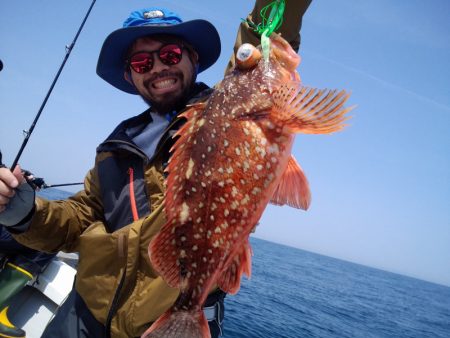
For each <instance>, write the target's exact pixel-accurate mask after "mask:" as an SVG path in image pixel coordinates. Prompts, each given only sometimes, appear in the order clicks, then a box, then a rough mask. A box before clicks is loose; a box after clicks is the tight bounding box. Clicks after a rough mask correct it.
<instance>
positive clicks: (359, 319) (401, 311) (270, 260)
mask: <svg viewBox="0 0 450 338" xmlns="http://www.w3.org/2000/svg"><path fill="white" fill-rule="evenodd" d="M251 243H252V247H253V251H254V256H253V275H252V278H251V280H247V279H246V278H245V277H244V278H243V280H242V286H241V290H240V291H239V293H238V294H237V295H235V296H228V297H227V299H226V303H225V304H226V318H225V335H224V336H225V338H238V337H239V338H240V337H255V338H257V337H270V338H271V337H285V338H298V337H330V338H331V337H333V338H335V337H349V338H350V337H352V338H353V337H364V338H366V337H374V338H375V337H376V338H378V337H417V338H424V337H430V338H431V337H442V338H444V337H445V338H449V337H450V288H448V287H445V286H440V285H437V284H432V283H428V282H425V281H421V280H417V279H413V278H409V277H406V276H401V275H397V274H393V273H389V272H386V271H381V270H377V269H373V268H369V267H365V266H361V265H357V264H353V263H349V262H345V261H341V260H337V259H333V258H330V257H325V256H321V255H317V254H313V253H310V252H306V251H302V250H299V249H295V248H291V247H287V246H282V245H279V244H275V243H271V242H267V241H263V240H259V239H255V238H252V239H251Z"/></svg>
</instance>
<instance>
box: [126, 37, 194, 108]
mask: <svg viewBox="0 0 450 338" xmlns="http://www.w3.org/2000/svg"><path fill="white" fill-rule="evenodd" d="M172 42H173V41H172V40H171V41H164V38H163V37H159V38H157V39H155V38H154V37H144V38H140V39H137V40H136V41H135V42H134V44H133V45H132V46H131V48H130V51H129V53H128V56H131V55H133V54H135V53H136V52H142V51H147V52H153V51H157V50H159V49H160V48H161V47H162V46H164V45H165V44H167V43H172ZM189 53H190V52H189V50H187V49H186V48H183V51H182V58H181V61H180V62H179V63H177V64H174V65H166V64H164V63H163V62H161V60H160V59H159V57H158V53H153V54H152V56H153V67H152V68H151V69H150V70H149V71H148V72H146V73H141V74H140V73H137V72H135V71H134V70H133V69H130V70H126V71H125V79H126V80H127V81H129V82H130V83H131V84H133V85H134V86H135V88H136V90H137V91H138V92H139V94H140V95H141V97H142V98H143V99H144V100H145V101H146V102H147V103H149V104H150V105H152V107H153V108H155V110H156V111H157V112H159V113H166V112H171V111H172V110H175V109H176V108H177V107H178V106H179V105H180V104H184V103H185V102H184V101H185V100H186V99H187V96H188V94H189V91H190V89H191V87H192V85H193V84H194V82H195V78H196V74H195V66H194V62H196V60H197V55H196V54H195V53H194V55H189ZM190 56H191V57H190ZM191 58H192V60H191ZM193 61H194V62H193Z"/></svg>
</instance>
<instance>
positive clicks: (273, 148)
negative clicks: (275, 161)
mask: <svg viewBox="0 0 450 338" xmlns="http://www.w3.org/2000/svg"><path fill="white" fill-rule="evenodd" d="M267 150H268V152H269V154H275V155H277V154H279V153H280V147H279V146H278V144H277V143H273V144H271V145H270V146H269V147H268V149H267Z"/></svg>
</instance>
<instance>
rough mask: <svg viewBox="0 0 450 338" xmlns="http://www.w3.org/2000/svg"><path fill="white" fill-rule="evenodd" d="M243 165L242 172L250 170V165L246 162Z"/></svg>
mask: <svg viewBox="0 0 450 338" xmlns="http://www.w3.org/2000/svg"><path fill="white" fill-rule="evenodd" d="M243 165H244V172H246V171H247V170H248V169H250V164H249V163H248V161H246V160H245V161H244V162H243Z"/></svg>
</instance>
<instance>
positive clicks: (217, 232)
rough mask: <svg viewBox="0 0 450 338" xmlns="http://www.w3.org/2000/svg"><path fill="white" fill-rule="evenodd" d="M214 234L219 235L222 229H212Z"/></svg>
mask: <svg viewBox="0 0 450 338" xmlns="http://www.w3.org/2000/svg"><path fill="white" fill-rule="evenodd" d="M214 232H215V233H216V234H220V233H221V232H222V229H220V227H216V228H215V229H214Z"/></svg>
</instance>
